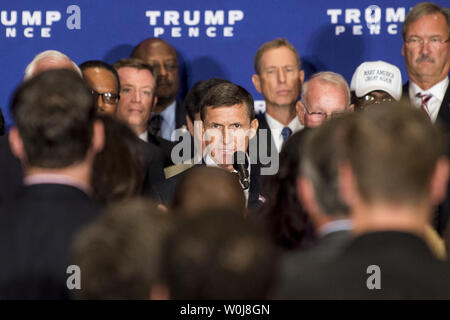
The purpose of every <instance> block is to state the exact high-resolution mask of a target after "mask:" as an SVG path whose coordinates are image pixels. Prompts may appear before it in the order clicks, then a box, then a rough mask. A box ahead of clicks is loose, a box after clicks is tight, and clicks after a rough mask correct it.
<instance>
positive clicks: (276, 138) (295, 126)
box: [265, 112, 303, 153]
mask: <svg viewBox="0 0 450 320" xmlns="http://www.w3.org/2000/svg"><path fill="white" fill-rule="evenodd" d="M265 116H266V120H267V124H268V125H269V128H270V133H271V134H272V139H273V142H274V143H275V147H276V148H277V151H278V153H279V152H280V151H281V147H282V146H283V136H282V135H281V131H282V130H283V128H284V127H286V126H285V125H284V124H282V123H281V122H279V121H278V120H275V119H274V118H273V117H271V116H270V115H269V114H268V113H267V112H266V114H265ZM287 127H289V129H291V131H292V134H294V133H295V132H297V131H299V130H301V129H303V126H302V124H301V123H300V121H299V120H298V117H297V116H296V117H295V118H294V119H292V121H291V122H290V123H289V124H288V125H287Z"/></svg>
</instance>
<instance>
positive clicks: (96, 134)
mask: <svg viewBox="0 0 450 320" xmlns="http://www.w3.org/2000/svg"><path fill="white" fill-rule="evenodd" d="M104 145H105V127H104V125H103V122H102V121H101V120H95V122H94V126H93V132H92V143H91V147H92V151H93V152H94V154H97V153H99V152H100V151H102V150H103V146H104Z"/></svg>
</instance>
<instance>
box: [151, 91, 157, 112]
mask: <svg viewBox="0 0 450 320" xmlns="http://www.w3.org/2000/svg"><path fill="white" fill-rule="evenodd" d="M157 104H158V97H157V96H156V95H154V96H153V103H152V107H151V108H150V111H151V112H153V110H155V107H156V105H157Z"/></svg>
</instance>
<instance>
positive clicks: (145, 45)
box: [131, 38, 179, 112]
mask: <svg viewBox="0 0 450 320" xmlns="http://www.w3.org/2000/svg"><path fill="white" fill-rule="evenodd" d="M131 57H132V58H138V59H141V60H143V61H145V62H146V63H147V64H149V65H150V66H151V67H152V68H153V70H155V71H156V72H157V74H158V87H157V89H156V95H157V96H158V105H157V109H159V110H156V111H158V112H160V111H162V110H164V109H165V108H166V107H167V106H168V105H170V104H171V103H172V102H174V101H175V99H176V96H177V92H178V88H179V75H178V60H177V53H176V51H175V49H174V48H173V47H172V46H171V45H170V44H169V43H167V42H166V41H164V40H162V39H158V38H149V39H145V40H143V41H142V42H141V43H139V44H138V45H137V46H136V47H135V48H134V50H133V52H132V53H131Z"/></svg>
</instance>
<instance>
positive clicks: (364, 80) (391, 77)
mask: <svg viewBox="0 0 450 320" xmlns="http://www.w3.org/2000/svg"><path fill="white" fill-rule="evenodd" d="M350 90H352V91H355V94H356V96H357V97H358V98H360V97H362V96H365V95H366V94H368V93H369V92H372V91H375V90H381V91H385V92H387V93H389V94H390V95H391V96H392V97H393V98H394V99H395V100H397V101H399V100H400V99H401V97H402V74H401V72H400V69H399V68H397V67H396V66H394V65H393V64H390V63H387V62H384V61H381V60H378V61H367V62H364V63H362V64H360V65H359V67H358V68H356V71H355V73H354V74H353V77H352V82H351V84H350Z"/></svg>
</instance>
